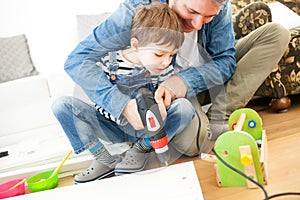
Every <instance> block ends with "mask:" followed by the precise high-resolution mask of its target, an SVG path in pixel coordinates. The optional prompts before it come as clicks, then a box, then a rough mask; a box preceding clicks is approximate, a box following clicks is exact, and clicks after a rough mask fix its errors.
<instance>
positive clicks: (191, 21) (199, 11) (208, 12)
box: [169, 0, 220, 33]
mask: <svg viewBox="0 0 300 200" xmlns="http://www.w3.org/2000/svg"><path fill="white" fill-rule="evenodd" d="M169 5H170V7H171V8H172V10H174V11H175V12H176V13H177V14H178V15H179V17H180V18H181V20H182V24H183V31H184V32H187V33H188V32H192V31H194V30H200V29H201V28H202V25H203V24H206V23H209V22H210V21H211V20H212V19H213V17H214V16H216V15H217V14H218V12H219V11H220V6H218V5H216V4H215V3H214V2H213V1H212V0H170V1H169Z"/></svg>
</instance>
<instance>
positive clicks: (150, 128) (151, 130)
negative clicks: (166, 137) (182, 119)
mask: <svg viewBox="0 0 300 200" xmlns="http://www.w3.org/2000/svg"><path fill="white" fill-rule="evenodd" d="M136 101H137V107H138V112H139V114H140V116H141V119H142V122H143V125H144V127H145V130H146V132H147V133H148V134H149V136H154V135H157V134H158V133H159V132H160V131H161V129H163V126H164V122H163V120H162V117H161V114H160V112H159V107H158V104H157V103H156V102H155V100H154V97H153V94H152V92H151V91H150V90H148V89H146V88H142V89H140V90H139V92H138V94H137V97H136Z"/></svg>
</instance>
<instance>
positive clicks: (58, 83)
mask: <svg viewBox="0 0 300 200" xmlns="http://www.w3.org/2000/svg"><path fill="white" fill-rule="evenodd" d="M109 15H110V13H109V12H103V13H101V14H93V15H83V14H80V15H76V16H74V18H75V19H76V22H77V24H76V27H77V34H78V41H80V40H82V39H83V38H84V37H86V36H87V35H88V34H89V33H90V32H91V31H92V29H93V28H94V27H95V26H96V25H97V24H99V23H101V22H102V21H103V20H104V19H105V18H106V17H108V16H109ZM31 39H33V40H34V39H35V38H34V37H31ZM78 41H74V43H75V44H77V43H78ZM31 42H37V41H28V38H27V36H26V35H25V34H19V35H13V36H5V37H0V74H1V76H0V94H1V100H0V121H1V126H0V152H6V151H8V156H5V157H0V163H1V164H0V180H1V181H0V183H3V182H6V181H9V180H12V179H17V178H29V177H31V176H32V175H34V174H36V173H39V172H41V171H45V170H49V169H54V168H55V167H56V166H57V165H58V164H59V162H60V161H61V160H62V159H63V157H64V156H65V155H66V154H67V152H68V151H69V150H70V149H72V147H71V145H70V143H69V141H68V138H67V137H66V135H65V133H64V131H63V129H62V127H61V126H60V124H59V122H58V121H57V120H56V118H55V117H54V115H53V113H52V109H51V105H52V102H53V100H55V99H56V98H58V97H60V96H74V97H77V98H79V99H81V100H83V101H85V102H86V103H89V104H91V105H93V103H92V101H91V100H90V99H89V98H88V97H87V95H86V94H85V93H84V92H83V90H82V89H81V88H80V87H79V86H78V85H76V84H75V83H74V82H73V81H72V80H71V78H70V77H69V76H68V75H67V74H66V72H65V71H64V70H63V63H62V64H61V69H60V70H56V71H53V72H50V73H49V72H47V73H43V72H40V71H39V70H38V69H37V68H36V66H35V64H34V60H33V59H32V56H31V51H30V50H31V48H30V44H32V43H31ZM45 62H46V61H45ZM105 145H106V146H107V148H108V149H109V151H110V152H113V153H120V151H121V152H123V151H125V150H126V149H128V148H129V146H128V144H120V145H119V146H118V148H115V145H112V144H107V143H105ZM91 161H92V156H91V155H90V154H89V153H87V152H84V153H81V154H79V155H75V154H74V153H73V154H71V156H70V157H69V159H68V160H67V161H66V163H65V164H64V165H63V166H62V168H61V169H60V173H59V177H64V176H70V175H74V174H76V173H78V172H80V171H82V170H83V169H85V168H87V167H88V166H89V165H90V162H91Z"/></svg>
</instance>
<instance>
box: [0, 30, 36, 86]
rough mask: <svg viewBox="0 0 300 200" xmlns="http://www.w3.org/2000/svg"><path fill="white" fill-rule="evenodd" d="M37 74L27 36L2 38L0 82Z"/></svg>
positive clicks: (0, 43)
mask: <svg viewBox="0 0 300 200" xmlns="http://www.w3.org/2000/svg"><path fill="white" fill-rule="evenodd" d="M36 74H38V72H37V70H36V69H35V67H34V65H33V63H32V60H31V56H30V51H29V47H28V44H27V38H26V36H25V35H16V36H12V37H5V38H0V83H2V82H6V81H10V80H15V79H18V78H23V77H26V76H32V75H36Z"/></svg>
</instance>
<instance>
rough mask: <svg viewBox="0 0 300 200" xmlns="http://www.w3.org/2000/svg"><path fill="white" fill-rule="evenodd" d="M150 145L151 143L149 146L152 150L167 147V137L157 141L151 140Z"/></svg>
mask: <svg viewBox="0 0 300 200" xmlns="http://www.w3.org/2000/svg"><path fill="white" fill-rule="evenodd" d="M150 143H151V145H152V147H153V148H154V149H160V148H162V147H164V146H166V145H168V137H167V136H165V137H163V138H160V139H158V140H152V141H151V140H150Z"/></svg>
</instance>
